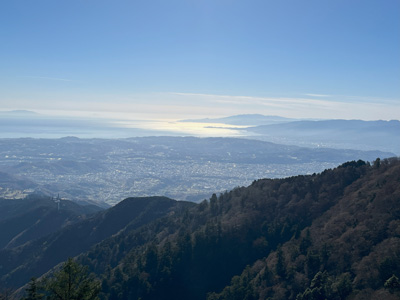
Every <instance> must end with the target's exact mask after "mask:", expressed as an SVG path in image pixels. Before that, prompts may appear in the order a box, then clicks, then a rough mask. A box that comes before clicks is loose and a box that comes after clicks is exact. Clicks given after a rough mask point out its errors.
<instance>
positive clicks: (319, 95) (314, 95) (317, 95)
mask: <svg viewBox="0 0 400 300" xmlns="http://www.w3.org/2000/svg"><path fill="white" fill-rule="evenodd" d="M305 95H306V96H310V97H332V95H324V94H305Z"/></svg>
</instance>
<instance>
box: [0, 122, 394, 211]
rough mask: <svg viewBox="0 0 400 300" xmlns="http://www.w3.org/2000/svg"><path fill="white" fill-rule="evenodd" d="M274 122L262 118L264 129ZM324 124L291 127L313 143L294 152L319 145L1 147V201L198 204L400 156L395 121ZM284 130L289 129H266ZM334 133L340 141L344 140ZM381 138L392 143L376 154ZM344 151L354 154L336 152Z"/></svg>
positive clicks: (25, 142)
mask: <svg viewBox="0 0 400 300" xmlns="http://www.w3.org/2000/svg"><path fill="white" fill-rule="evenodd" d="M260 117H262V116H258V118H259V119H260ZM238 119H240V120H241V121H240V122H242V123H243V122H245V123H251V122H252V120H253V122H254V121H255V120H256V118H254V116H246V115H243V116H237V117H236V118H234V120H236V122H238ZM230 120H231V121H229V122H231V123H235V122H234V121H232V118H231V119H230ZM270 120H271V118H268V117H266V116H264V122H269V121H270ZM224 122H226V121H224ZM259 122H260V120H259ZM319 122H321V123H323V124H324V126H325V128H321V127H322V126H320V125H315V126H312V127H311V129H310V130H308V131H307V130H305V129H304V124H303V123H302V122H298V121H297V122H294V125H297V126H298V127H299V128H298V129H297V130H298V131H302V132H303V134H304V135H306V136H308V140H307V139H306V138H303V139H302V140H299V141H298V142H297V144H299V145H300V144H306V143H308V145H309V146H310V145H311V146H312V143H314V147H313V148H310V147H309V148H306V147H300V146H293V145H283V144H276V143H271V142H267V141H263V140H264V139H267V138H268V137H270V136H272V135H274V138H275V139H277V140H279V141H288V140H292V141H293V137H294V136H301V135H300V134H293V128H292V132H291V133H290V136H289V135H287V134H286V132H285V131H283V132H279V131H278V130H277V129H273V130H268V135H265V134H259V135H248V136H245V135H243V136H242V137H241V138H231V137H225V138H223V137H220V138H217V137H215V138H204V137H203V138H201V137H173V136H169V137H168V136H166V137H137V138H125V139H79V138H76V137H65V138H58V139H43V138H42V139H32V138H19V139H0V166H1V173H0V176H1V177H0V180H1V184H2V185H1V187H0V196H1V197H3V198H10V199H14V198H24V197H25V196H27V195H30V194H42V195H46V196H55V195H60V197H62V198H64V199H68V200H72V201H78V202H79V201H80V202H82V201H83V202H85V201H88V202H92V203H93V202H94V203H97V204H99V205H114V204H116V203H118V202H119V201H121V200H123V199H125V198H127V197H132V196H134V197H140V196H152V195H162V196H167V197H171V198H173V199H176V200H187V201H194V202H200V201H202V200H204V199H208V198H209V197H210V196H211V195H212V194H213V193H223V192H225V191H227V190H231V189H233V188H235V187H241V186H247V185H249V184H251V182H253V181H254V180H256V179H259V178H284V177H289V176H294V175H299V174H313V173H318V172H321V171H323V170H325V169H329V168H332V167H335V166H336V165H338V164H340V163H342V162H343V161H348V160H357V159H363V160H366V161H373V160H375V159H376V158H377V157H381V158H387V157H392V156H395V155H396V153H393V152H390V151H387V150H395V149H400V147H398V148H397V146H400V145H399V144H400V139H397V138H396V137H398V132H400V122H398V121H397V122H395V121H392V122H373V121H371V122H361V121H359V123H360V125H358V126H355V124H354V121H347V122H346V121H344V120H343V121H341V123H340V127H339V126H338V124H337V122H332V121H331V124H330V126H329V124H328V125H325V123H326V121H319ZM314 123H315V122H314ZM346 123H347V125H346ZM287 124H289V125H291V124H292V123H280V124H279V125H276V124H275V125H264V127H268V126H281V127H285V126H287ZM231 125H234V124H231ZM63 126H65V124H63ZM346 126H347V128H349V129H351V132H350V133H346V130H345V129H343V127H344V128H346ZM260 127H263V126H261V125H260ZM253 128H254V127H249V128H248V129H247V130H254V129H253ZM255 128H258V127H255ZM314 128H319V131H318V133H317V134H313V130H314ZM30 129H31V128H30ZM323 129H325V131H329V132H330V134H331V138H330V146H332V147H335V148H336V149H335V148H328V147H327V146H325V147H322V146H321V145H324V143H326V141H325V139H326V135H324V133H323V132H322V130H323ZM82 130H84V128H83V129H82ZM242 130H243V129H242ZM334 130H336V131H337V132H342V133H341V134H340V136H339V135H338V134H335V133H334ZM357 130H358V131H357ZM265 131H266V130H265V129H264V132H265ZM354 131H357V133H356V134H355V135H356V136H357V137H362V138H363V140H364V141H365V142H364V144H361V143H359V142H358V140H354V139H353V141H351V138H350V135H353V134H354ZM279 133H280V135H279ZM381 136H385V137H387V138H386V139H385V140H384V141H382V142H380V143H379V145H377V146H376V147H375V149H373V147H374V145H375V143H376V142H377V141H379V137H381ZM385 141H387V142H385ZM343 143H346V145H347V146H348V147H349V148H347V149H337V148H339V147H340V146H341V145H342V144H343ZM293 144H296V142H294V141H293ZM315 145H318V146H317V147H316V146H315ZM351 147H353V148H354V149H351ZM361 149H369V150H368V151H362V150H361ZM371 149H373V150H371ZM385 150H386V151H385ZM397 154H398V153H397Z"/></svg>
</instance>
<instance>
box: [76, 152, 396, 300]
mask: <svg viewBox="0 0 400 300" xmlns="http://www.w3.org/2000/svg"><path fill="white" fill-rule="evenodd" d="M399 185H400V163H399V161H398V160H397V159H391V160H385V161H383V162H380V161H376V162H375V163H374V165H373V166H370V165H369V164H366V163H364V162H363V161H358V162H349V163H346V164H343V165H341V166H339V167H338V168H336V169H334V170H326V171H324V172H323V173H321V174H318V175H315V174H314V175H312V176H296V177H291V178H286V179H279V180H269V179H263V180H259V181H256V182H254V183H253V184H252V185H251V186H249V187H247V188H237V189H235V190H233V191H231V192H229V193H225V194H223V195H220V196H219V197H216V196H213V197H212V198H211V199H210V201H209V202H208V201H207V202H206V201H205V202H203V203H201V204H199V205H197V206H196V207H194V208H191V209H188V210H187V211H186V212H184V213H183V214H181V215H179V214H178V215H174V216H170V217H167V218H164V219H159V220H157V222H155V223H152V224H150V225H148V226H145V227H142V228H141V229H139V230H136V231H131V232H124V234H121V235H118V236H115V237H113V238H111V239H109V240H107V241H105V242H102V243H100V244H98V245H97V246H96V247H94V248H92V250H91V251H90V252H88V253H86V254H84V255H81V256H80V261H81V262H82V263H84V264H87V265H89V266H91V268H92V270H93V271H95V272H96V273H97V274H103V275H102V276H103V284H102V287H103V294H102V297H103V298H104V299H139V298H140V299H206V298H207V297H208V298H209V299H265V298H268V297H271V298H272V299H296V297H299V299H319V298H318V297H317V296H315V295H314V296H315V297H317V298H315V297H314V298H312V297H311V298H310V297H309V295H308V296H307V293H309V292H310V291H308V292H307V291H306V288H307V287H308V286H310V287H311V290H312V288H315V281H317V280H318V278H320V277H323V280H327V281H329V288H327V290H329V293H328V292H326V294H325V295H323V296H326V298H327V299H346V297H347V298H348V297H350V298H349V299H375V298H374V296H371V295H374V293H375V292H376V291H379V292H380V293H386V294H388V295H389V292H387V291H386V290H383V284H384V282H385V281H386V280H387V279H388V278H389V277H391V276H392V273H393V274H398V272H399V269H398V265H399V264H398V259H399V251H398V249H400V247H399V245H400V244H399V226H398V225H399V202H400V201H399V193H400V190H399V189H400V186H399ZM249 265H250V266H252V267H246V266H249ZM385 266H387V267H385ZM368 268H372V270H374V271H372V272H367V271H366V270H368ZM319 271H321V272H322V273H318V272H319ZM323 272H325V273H323ZM241 273H242V275H241V276H240V277H235V276H236V275H240V274H241ZM317 274H318V275H317ZM321 274H322V275H321ZM398 275H400V274H398ZM315 276H317V278H316V279H315V280H314V284H313V281H312V280H313V278H314V277H315ZM388 276H389V277H388ZM321 280H322V279H321ZM225 286H228V287H226V288H225V289H224V287H225ZM218 293H219V294H218ZM303 293H305V294H304V295H303ZM314 293H316V292H315V291H314ZM207 295H208V296H207ZM301 297H303V298H301ZM307 297H308V298H307ZM321 297H322V296H321ZM357 297H361V298H357ZM363 297H364V298H363ZM368 297H369V298H368ZM323 299H324V298H323ZM388 299H389V298H388Z"/></svg>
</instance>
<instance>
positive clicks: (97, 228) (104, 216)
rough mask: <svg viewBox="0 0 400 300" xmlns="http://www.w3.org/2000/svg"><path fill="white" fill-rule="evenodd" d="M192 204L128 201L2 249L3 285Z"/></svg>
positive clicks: (17, 282) (159, 199) (152, 199)
mask: <svg viewBox="0 0 400 300" xmlns="http://www.w3.org/2000/svg"><path fill="white" fill-rule="evenodd" d="M62 202H64V201H62ZM192 205H194V204H193V203H191V202H177V201H175V200H172V199H168V198H166V197H148V198H128V199H126V200H124V201H121V202H120V203H119V204H117V205H116V206H114V207H111V208H110V209H107V210H105V211H102V212H99V213H97V214H96V215H94V216H92V217H90V218H87V219H84V220H81V221H80V222H76V223H74V224H71V225H70V226H66V227H64V228H62V229H60V230H58V231H55V232H53V233H51V234H49V235H47V236H44V237H41V238H39V239H36V240H32V241H30V242H27V243H25V244H23V245H21V246H18V247H8V248H7V249H2V250H0V266H1V268H0V285H6V286H11V287H18V286H20V285H22V284H24V283H26V282H27V281H28V280H29V279H30V277H32V276H35V277H39V276H41V275H42V274H43V273H45V272H47V271H48V270H49V269H51V268H52V267H54V266H55V265H56V264H58V263H60V262H62V261H64V260H66V259H67V258H68V257H73V256H76V255H78V254H80V253H82V252H85V251H88V250H89V248H90V247H91V246H92V245H95V244H96V243H98V242H100V241H102V240H104V239H106V238H108V237H110V236H112V235H113V234H116V233H118V232H119V231H121V230H132V229H134V228H137V227H140V226H142V225H144V224H147V223H149V222H151V221H153V220H155V219H157V218H159V217H162V216H164V215H166V214H168V213H172V212H174V211H179V210H181V209H183V208H184V207H190V206H192ZM59 213H62V210H60V212H59ZM0 225H1V224H0ZM9 230H12V229H9ZM5 231H6V230H5Z"/></svg>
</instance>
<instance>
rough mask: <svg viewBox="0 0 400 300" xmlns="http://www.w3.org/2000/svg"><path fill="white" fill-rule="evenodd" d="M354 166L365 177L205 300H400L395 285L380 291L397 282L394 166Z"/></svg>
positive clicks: (398, 190)
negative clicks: (302, 227)
mask: <svg viewBox="0 0 400 300" xmlns="http://www.w3.org/2000/svg"><path fill="white" fill-rule="evenodd" d="M343 167H346V168H348V167H349V164H348V165H347V166H343ZM343 167H342V168H343ZM358 168H359V167H358ZM361 168H363V169H366V168H367V172H366V173H365V174H364V175H363V176H361V178H360V179H358V180H356V181H355V182H354V183H352V184H350V185H349V186H348V187H347V188H346V189H345V191H344V194H343V196H341V197H340V198H339V201H338V202H337V203H335V204H334V205H333V206H332V207H330V208H329V209H328V210H326V211H325V213H323V214H322V215H321V216H319V217H318V218H316V219H315V220H314V221H313V222H312V224H311V225H310V226H307V227H306V228H305V229H303V230H302V232H301V234H299V235H298V236H293V238H292V239H291V240H290V241H288V242H286V243H283V245H282V246H281V247H279V249H278V250H277V251H274V252H272V253H271V254H270V255H268V256H267V257H266V258H263V259H262V260H258V261H257V262H255V263H254V264H253V265H252V266H251V267H248V268H246V269H245V270H244V271H243V273H242V274H241V275H240V276H236V277H234V278H233V279H232V281H231V284H230V285H229V286H228V287H226V288H225V289H224V290H223V292H222V293H220V294H213V295H211V296H210V297H209V298H208V299H209V300H216V299H218V300H222V299H266V298H267V299H298V300H301V299H354V300H355V299H399V297H400V294H399V292H400V289H399V288H400V287H399V286H397V292H396V291H395V289H394V290H393V289H392V290H391V292H390V289H389V290H388V289H385V288H384V285H385V283H388V282H389V281H390V280H389V279H390V278H391V277H392V276H393V275H395V276H397V277H400V163H399V161H398V160H395V159H392V160H386V161H384V163H380V162H379V161H377V162H375V166H374V167H366V166H362V167H361ZM343 180H346V178H343ZM329 195H330V194H329V193H322V194H320V196H319V197H318V198H319V199H318V201H324V199H327V198H329ZM310 208H311V207H310ZM386 285H387V284H386Z"/></svg>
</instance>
